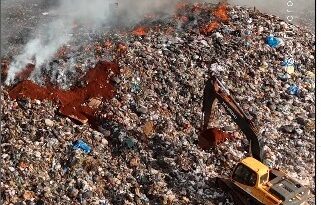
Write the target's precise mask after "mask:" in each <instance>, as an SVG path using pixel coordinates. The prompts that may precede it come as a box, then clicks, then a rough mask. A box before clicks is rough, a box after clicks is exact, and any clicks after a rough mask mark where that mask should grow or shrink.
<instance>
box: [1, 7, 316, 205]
mask: <svg viewBox="0 0 321 205" xmlns="http://www.w3.org/2000/svg"><path fill="white" fill-rule="evenodd" d="M225 9H226V10H225ZM225 11H227V13H224V12H225ZM271 34H273V35H274V37H276V39H277V45H274V44H273V45H272V44H269V41H267V37H268V36H270V35H271ZM120 42H121V44H120ZM89 45H91V46H89V47H88V49H82V48H83V47H82V48H79V49H78V50H76V51H73V52H77V53H78V54H79V55H78V57H75V58H76V62H80V63H83V64H86V62H87V61H86V60H87V59H86V57H85V56H86V55H87V56H94V57H91V62H94V63H97V62H98V61H102V60H106V59H107V58H108V60H111V61H114V62H117V63H118V66H119V72H120V74H119V75H116V76H114V77H113V78H112V79H111V80H110V83H112V84H113V87H114V88H115V95H114V97H113V98H112V99H110V100H104V99H101V100H97V101H99V102H98V103H95V104H97V106H98V107H99V109H97V111H96V113H95V117H96V119H95V126H92V124H81V123H79V122H75V121H74V120H75V119H73V118H72V117H71V119H70V118H65V117H63V116H61V112H60V104H59V103H55V102H52V101H50V100H51V98H50V97H48V98H47V99H48V100H44V98H41V99H36V97H30V96H28V94H26V93H31V92H30V90H29V91H28V92H27V91H26V92H25V96H23V95H19V96H15V97H17V99H13V98H10V97H9V94H10V92H12V89H14V88H5V90H4V95H3V96H1V97H2V98H1V104H2V110H1V112H2V119H1V129H2V136H3V139H2V144H1V147H2V155H1V159H2V165H3V166H2V167H1V175H2V177H3V178H2V181H1V194H2V196H3V199H4V204H228V201H230V199H229V198H228V197H227V196H225V194H224V193H222V192H221V191H220V190H219V189H218V188H216V187H214V186H213V185H212V178H213V177H215V176H229V175H230V173H231V171H232V168H233V166H234V165H235V164H236V163H237V162H238V161H239V160H240V159H242V158H243V157H244V156H247V155H248V153H247V152H246V150H247V146H248V144H247V141H246V138H245V137H244V136H243V135H242V133H241V132H240V131H239V129H238V127H236V125H235V124H234V123H233V122H232V120H231V119H230V118H229V117H227V114H225V111H224V109H223V108H221V107H217V108H216V109H215V111H216V113H215V115H216V116H219V117H218V118H217V117H216V118H217V119H218V120H217V121H213V122H212V123H211V126H216V127H220V128H221V129H222V130H225V131H226V132H229V133H233V135H234V136H236V139H234V140H232V141H226V142H224V143H223V144H221V145H219V146H218V148H217V149H216V150H210V151H204V150H202V149H200V148H199V147H198V146H197V145H196V141H197V139H198V134H199V132H200V129H201V119H202V118H201V117H202V113H201V106H202V94H203V88H204V82H205V81H206V80H207V79H208V77H209V76H211V75H216V76H218V77H219V78H220V79H221V80H222V81H223V82H224V84H225V85H226V86H227V87H228V88H229V89H230V90H231V92H232V95H233V96H234V97H235V99H236V101H237V102H238V103H239V104H240V106H241V107H242V108H243V109H244V111H245V112H246V113H248V114H249V116H251V118H252V120H253V121H254V122H255V123H256V124H257V125H258V126H259V127H260V129H261V133H262V136H263V137H264V141H265V144H266V145H265V150H266V159H267V163H268V164H269V165H270V166H274V167H279V168H280V169H282V170H284V171H285V172H286V173H287V174H289V175H290V176H292V177H294V178H296V179H297V180H298V181H300V182H301V183H303V184H304V185H306V186H308V187H309V188H310V189H311V191H312V193H314V191H315V184H314V181H315V180H314V179H315V155H314V153H315V105H314V103H315V101H314V99H315V93H314V92H315V90H314V83H315V80H314V75H315V60H314V54H315V36H314V35H313V34H311V32H309V31H307V30H304V29H301V28H298V27H296V26H295V25H291V24H289V23H287V22H285V21H283V20H281V19H279V18H277V17H275V16H271V15H267V14H262V13H260V12H259V11H257V10H253V9H248V8H242V7H235V6H233V7H232V6H227V7H225V6H222V5H219V6H218V5H213V4H193V5H189V4H188V5H187V4H179V5H177V13H176V15H175V16H171V17H164V18H161V19H159V18H148V19H145V20H144V21H143V22H142V23H141V24H140V25H137V27H135V28H134V30H133V32H125V33H124V32H121V33H120V32H119V33H110V34H105V35H101V36H95V37H94V38H91V41H90V43H89ZM71 50H72V49H71ZM69 52H70V51H69ZM82 53H89V54H86V55H85V54H82ZM62 55H68V54H62ZM60 57H61V56H60ZM75 58H73V61H75ZM59 62H60V61H58V64H59ZM65 62H68V58H67V60H65ZM62 65H64V62H62V63H61V62H60V66H62ZM87 65H88V64H86V66H87ZM92 67H94V66H92ZM86 69H87V70H89V71H90V70H91V69H93V68H90V66H88V67H86ZM23 82H25V81H22V82H21V83H23ZM21 83H20V85H21ZM106 83H107V82H106ZM17 86H19V83H18V84H17ZM24 89H25V90H28V89H30V88H29V87H28V86H26V87H24ZM111 89H112V88H111ZM70 90H72V89H70ZM20 91H21V90H20ZM66 92H67V91H66ZM10 96H12V97H13V95H10ZM90 97H95V96H90ZM76 121H77V119H76ZM93 128H94V129H93ZM309 203H310V204H315V201H314V199H313V197H311V199H310V201H309Z"/></svg>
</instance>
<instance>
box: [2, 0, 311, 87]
mask: <svg viewBox="0 0 321 205" xmlns="http://www.w3.org/2000/svg"><path fill="white" fill-rule="evenodd" d="M16 1H17V2H18V1H19V2H24V1H25V0H16ZM33 1H36V0H33ZM33 1H28V2H30V3H31V2H33ZM49 1H50V2H54V6H53V7H51V9H50V10H49V11H48V15H49V16H51V17H52V21H51V22H49V23H45V24H43V23H42V24H41V25H38V27H37V29H36V31H34V32H32V34H33V35H35V36H32V37H31V39H30V40H29V41H28V42H27V43H26V45H25V46H24V48H23V49H22V52H21V54H20V55H18V56H16V57H15V58H14V59H13V61H12V63H11V64H10V66H9V72H8V77H7V80H6V82H5V83H6V84H11V83H12V82H13V81H14V79H15V76H16V74H17V73H19V72H21V71H22V70H23V69H24V68H25V66H26V65H27V64H29V63H32V64H35V69H34V71H33V73H32V76H34V77H36V75H37V74H38V73H39V71H40V68H41V66H44V65H45V64H46V63H47V62H48V61H49V60H50V59H51V58H52V57H53V56H54V54H55V53H56V52H57V50H58V49H59V48H61V47H62V46H63V45H65V44H67V43H68V42H69V41H71V40H72V38H73V37H72V33H73V32H74V30H75V28H74V27H75V26H74V25H75V24H77V25H79V26H80V27H81V26H86V27H87V28H88V27H89V28H90V29H93V30H97V31H98V30H99V29H101V28H102V27H103V28H106V25H112V24H113V23H116V24H117V23H121V24H128V25H130V24H133V23H135V22H137V21H139V20H140V19H141V18H142V17H143V16H144V15H146V14H148V13H153V12H162V13H168V14H170V13H172V12H173V11H174V10H175V4H176V3H177V2H178V1H179V0H91V1H88V0H59V1H52V0H37V2H38V3H39V2H40V3H41V2H43V4H48V2H49ZM204 1H205V0H204ZM6 2H9V1H8V0H4V1H3V2H2V4H5V3H6ZM26 2H27V1H26ZM26 2H24V3H26ZM207 2H213V3H217V2H218V0H208V1H207ZM10 3H12V1H10ZM228 3H230V4H239V5H245V6H247V7H253V6H256V7H257V8H258V9H260V10H262V11H264V12H268V13H272V14H276V15H279V16H281V17H283V18H284V19H285V20H286V18H289V16H292V17H293V18H294V19H293V21H298V20H302V19H305V20H307V21H310V23H312V26H314V25H315V22H314V21H313V19H314V15H315V13H314V7H315V3H314V1H313V0H282V1H280V0H270V1H260V0H230V1H228ZM8 5H9V4H8ZM10 5H12V4H10ZM289 11H291V12H289ZM44 15H47V14H44ZM304 15H308V16H304ZM3 19H4V17H3V16H1V21H2V20H3ZM9 31H10V30H9ZM1 50H2V49H1Z"/></svg>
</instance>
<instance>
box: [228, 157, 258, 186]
mask: <svg viewBox="0 0 321 205" xmlns="http://www.w3.org/2000/svg"><path fill="white" fill-rule="evenodd" d="M232 179H233V180H234V181H236V182H238V183H240V184H244V185H246V186H250V187H253V186H255V185H256V181H257V174H256V173H255V172H254V171H253V170H251V169H250V168H249V167H247V166H245V165H244V164H242V163H239V164H238V165H237V166H236V168H235V171H234V172H233V175H232Z"/></svg>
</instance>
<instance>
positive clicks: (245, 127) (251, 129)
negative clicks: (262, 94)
mask: <svg viewBox="0 0 321 205" xmlns="http://www.w3.org/2000/svg"><path fill="white" fill-rule="evenodd" d="M215 99H217V100H218V101H219V102H220V104H222V106H223V107H224V108H225V110H226V111H227V113H228V114H229V115H230V116H231V117H232V119H233V120H234V121H235V123H236V124H237V125H238V126H239V127H240V129H241V131H242V132H243V133H244V135H245V136H246V138H247V140H248V141H249V143H250V153H252V156H253V157H254V158H255V159H257V160H259V161H261V162H262V161H263V141H262V138H261V137H260V136H259V133H258V129H257V128H256V126H255V125H254V124H253V122H252V121H251V120H250V119H249V118H248V117H247V115H246V114H245V113H244V112H243V110H242V109H241V108H240V106H239V105H238V104H237V103H236V101H235V100H234V99H233V97H232V96H231V95H230V93H229V91H228V89H226V88H225V87H224V85H223V84H222V83H221V82H220V81H219V80H218V79H217V78H216V77H215V76H213V77H211V78H210V79H209V80H208V81H207V82H206V84H205V89H204V93H203V108H202V109H203V117H204V119H203V131H205V130H206V129H207V126H208V123H209V120H210V116H211V111H212V105H213V102H214V100H215Z"/></svg>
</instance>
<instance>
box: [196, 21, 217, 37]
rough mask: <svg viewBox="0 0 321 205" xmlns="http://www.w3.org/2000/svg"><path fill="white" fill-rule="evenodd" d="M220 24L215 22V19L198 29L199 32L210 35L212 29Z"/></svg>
mask: <svg viewBox="0 0 321 205" xmlns="http://www.w3.org/2000/svg"><path fill="white" fill-rule="evenodd" d="M219 26H220V24H219V23H218V22H217V21H212V22H210V23H209V24H207V25H205V26H203V27H202V28H201V29H200V32H201V33H202V34H204V35H210V34H212V32H213V31H214V30H216V29H217V28H218V27H219Z"/></svg>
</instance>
